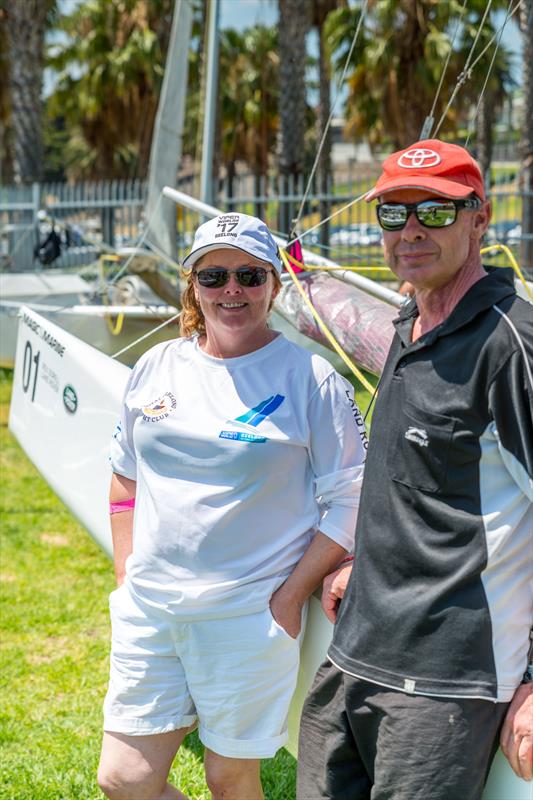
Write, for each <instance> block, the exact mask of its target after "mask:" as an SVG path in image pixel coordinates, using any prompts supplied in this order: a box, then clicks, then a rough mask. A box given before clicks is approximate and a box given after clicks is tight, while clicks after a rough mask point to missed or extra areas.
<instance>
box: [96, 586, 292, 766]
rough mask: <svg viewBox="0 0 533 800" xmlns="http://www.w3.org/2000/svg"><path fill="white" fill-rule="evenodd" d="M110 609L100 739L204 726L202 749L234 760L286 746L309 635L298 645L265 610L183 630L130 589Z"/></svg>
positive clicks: (184, 626)
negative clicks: (302, 653) (105, 734)
mask: <svg viewBox="0 0 533 800" xmlns="http://www.w3.org/2000/svg"><path fill="white" fill-rule="evenodd" d="M109 606H110V612H111V627H112V644H111V669H110V680H109V688H108V691H107V695H106V698H105V701H104V730H106V731H109V732H116V733H124V734H127V735H129V736H140V735H145V734H156V733H166V732H167V731H171V730H175V729H177V728H183V727H187V726H189V725H192V724H193V723H194V722H195V721H196V720H198V722H199V735H200V739H201V741H202V742H203V744H204V745H205V746H206V747H208V748H209V749H210V750H213V751H214V752H215V753H219V754H220V755H222V756H226V757H228V758H270V757H272V756H273V755H274V754H275V753H276V751H277V750H278V749H279V748H280V747H282V746H283V745H284V744H285V742H286V741H287V713H288V709H289V704H290V701H291V698H292V695H293V692H294V689H295V686H296V679H297V676H298V665H299V659H300V641H301V638H302V635H303V630H302V632H301V633H300V635H299V636H298V639H293V638H292V637H291V636H289V634H288V633H286V632H285V631H284V630H283V628H282V627H281V626H280V625H278V623H277V622H276V621H275V620H274V618H273V617H272V614H271V613H270V609H269V608H266V609H265V610H264V611H260V612H259V613H256V614H249V615H243V616H239V617H230V618H227V619H211V620H202V621H195V622H180V621H179V620H178V619H177V618H176V617H175V616H172V615H170V614H168V615H166V614H165V615H163V614H161V612H160V611H158V612H157V613H156V614H154V613H153V610H152V609H151V608H150V607H149V606H147V605H145V604H144V603H141V602H140V601H138V600H137V599H136V598H134V597H132V595H131V593H130V592H129V591H128V589H127V587H126V585H125V584H123V585H122V586H121V587H120V588H119V589H116V590H115V591H114V592H111V595H110V598H109ZM302 629H303V625H302Z"/></svg>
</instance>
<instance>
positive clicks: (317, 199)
mask: <svg viewBox="0 0 533 800" xmlns="http://www.w3.org/2000/svg"><path fill="white" fill-rule="evenodd" d="M378 172H379V167H378V166H377V165H376V166H373V165H360V164H357V163H355V162H347V163H346V164H344V165H340V166H339V165H337V168H336V170H335V174H334V176H332V179H331V180H330V182H329V183H328V185H327V186H326V187H325V191H319V187H318V185H317V183H316V181H315V182H314V183H313V185H312V186H311V190H310V192H309V196H308V198H307V200H306V203H305V206H304V208H303V210H302V214H301V218H300V226H299V230H300V232H303V234H304V238H303V241H304V243H305V245H306V247H308V248H310V249H315V250H316V252H320V253H322V254H323V255H327V256H328V257H329V258H331V259H333V260H335V261H338V262H340V263H341V264H350V263H352V264H360V265H362V266H364V265H366V264H376V263H380V262H381V259H382V254H381V231H380V229H379V227H378V226H377V224H376V221H375V216H374V209H373V208H372V207H371V206H370V205H369V204H367V203H365V202H364V201H362V202H358V203H352V201H353V200H354V198H356V197H359V196H360V195H363V194H364V193H365V192H367V191H368V189H369V188H370V187H371V186H373V185H374V182H375V179H376V176H377V174H378ZM495 177H496V178H497V181H495V183H494V186H493V187H492V192H491V199H492V201H493V219H492V224H491V229H490V231H489V235H488V237H487V238H488V241H489V242H490V241H495V240H498V241H500V242H502V243H505V244H509V245H510V246H511V247H512V248H513V250H514V251H515V252H516V253H518V252H519V245H520V241H521V240H522V238H525V234H523V233H522V230H521V224H520V220H521V213H522V198H523V196H524V193H522V194H521V193H520V192H519V191H518V187H517V169H516V167H513V166H512V165H510V166H509V170H508V172H506V171H502V169H501V168H499V169H498V172H497V174H496V176H495ZM306 185H307V178H305V177H304V176H301V177H300V178H299V179H295V178H293V177H288V178H286V177H284V176H281V175H269V176H264V175H260V176H254V175H236V176H233V178H231V179H229V178H228V179H225V180H223V181H221V182H220V183H219V184H218V186H217V187H216V192H215V200H214V202H215V204H216V205H217V206H218V207H221V208H224V209H227V210H228V211H229V210H235V211H241V212H245V213H249V214H254V215H256V216H259V217H261V218H263V219H264V220H265V221H266V222H267V224H268V225H269V226H270V227H271V229H272V230H274V231H276V232H278V233H280V234H282V235H286V234H287V233H288V232H289V231H290V230H291V226H292V221H293V220H294V218H295V217H296V216H297V214H298V211H299V208H300V203H301V198H302V196H303V194H304V191H305V188H306ZM197 186H198V181H197V180H195V178H194V177H188V178H184V179H182V180H180V181H179V182H178V188H180V189H181V190H182V191H184V192H187V193H189V194H192V195H193V196H194V195H197V191H198V189H197ZM146 189H147V187H146V183H145V182H143V181H101V182H80V183H75V184H67V183H45V184H33V185H32V186H23V187H0V265H1V267H2V269H4V270H5V269H9V270H12V271H25V270H33V269H36V268H39V266H40V264H39V262H38V261H36V260H35V258H34V250H35V247H36V245H37V243H38V242H41V243H42V241H43V240H44V238H45V237H46V235H47V233H48V232H49V231H50V221H52V222H53V224H54V225H55V226H56V228H57V230H58V232H59V233H60V236H61V238H62V240H63V242H64V244H66V240H67V239H68V244H69V246H68V248H67V247H63V248H62V254H61V257H60V258H59V259H57V260H55V261H54V263H53V266H54V267H58V268H63V269H64V268H69V267H76V266H79V265H82V264H88V263H90V262H92V261H94V260H95V258H96V257H97V256H98V254H99V253H100V252H101V251H102V249H105V248H107V247H111V248H113V247H119V246H121V245H132V244H135V243H136V242H137V241H138V239H139V238H140V236H141V234H142V232H143V230H144V229H145V226H146V222H147V221H146V219H145V214H144V208H145V202H146ZM328 217H331V219H329V221H328V222H327V223H326V224H320V226H319V227H317V228H315V229H314V230H312V231H311V232H310V233H309V234H307V235H306V234H305V231H308V230H309V229H312V228H314V226H315V225H318V224H319V223H323V220H325V219H326V218H328ZM199 221H200V220H199V218H198V215H196V214H194V213H193V212H190V211H187V210H185V209H178V210H177V222H176V231H177V239H176V242H177V254H178V256H182V255H184V253H185V252H186V250H187V249H188V248H189V247H190V244H191V241H192V235H193V232H194V229H195V228H196V226H197V225H198V223H199ZM527 238H528V239H529V238H531V234H529V235H528V236H527ZM522 266H523V267H524V268H528V267H529V268H530V269H531V268H533V264H531V265H529V264H523V265H522Z"/></svg>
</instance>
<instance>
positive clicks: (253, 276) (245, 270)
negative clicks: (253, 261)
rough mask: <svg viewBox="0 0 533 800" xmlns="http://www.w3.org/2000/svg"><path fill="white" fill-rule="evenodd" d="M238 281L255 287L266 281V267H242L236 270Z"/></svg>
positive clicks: (243, 284) (242, 284)
mask: <svg viewBox="0 0 533 800" xmlns="http://www.w3.org/2000/svg"><path fill="white" fill-rule="evenodd" d="M235 274H236V276H237V281H238V282H239V283H240V285H241V286H246V287H249V288H252V289H253V288H254V287H255V286H262V285H263V284H264V283H266V279H267V274H268V273H267V271H266V269H264V267H242V268H241V269H237V270H236V271H235Z"/></svg>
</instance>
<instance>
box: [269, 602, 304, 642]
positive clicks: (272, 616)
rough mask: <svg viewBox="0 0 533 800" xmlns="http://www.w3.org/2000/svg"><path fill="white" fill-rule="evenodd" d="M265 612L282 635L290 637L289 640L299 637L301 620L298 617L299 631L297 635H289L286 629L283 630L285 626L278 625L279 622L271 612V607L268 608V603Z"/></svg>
mask: <svg viewBox="0 0 533 800" xmlns="http://www.w3.org/2000/svg"><path fill="white" fill-rule="evenodd" d="M267 614H268V616H269V617H270V619H271V620H272V623H273V624H274V626H275V627H276V628H277V629H278V630H279V631H281V632H282V633H283V634H284V636H286V637H287V639H290V640H291V642H297V641H298V639H299V636H300V633H301V631H302V622H301V619H300V633H299V634H298V636H296V637H294V636H291V635H290V633H287V631H286V630H285V628H284V627H283V625H280V624H279V622H278V621H277V620H276V619H275V617H274V614H273V613H272V610H271V608H270V605H268V606H267Z"/></svg>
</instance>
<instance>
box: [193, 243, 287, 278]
mask: <svg viewBox="0 0 533 800" xmlns="http://www.w3.org/2000/svg"><path fill="white" fill-rule="evenodd" d="M213 250H240V252H241V253H246V255H247V256H252V258H257V259H258V260H259V261H264V263H265V264H271V265H272V266H273V267H274V269H276V270H277V271H278V272H281V266H282V265H281V261H280V263H279V264H273V263H272V262H271V261H265V260H264V259H262V258H259V256H256V255H255V253H250V252H249V251H248V250H245V249H244V247H237V246H236V245H234V244H219V243H215V244H205V245H204V246H203V247H199V248H198V249H197V250H193V251H192V253H189V255H188V256H187V257H186V258H185V259H184V261H183V264H182V266H183V267H193V266H194V265H195V264H196V262H197V261H199V260H200V259H201V258H202V256H205V255H207V253H212V252H213Z"/></svg>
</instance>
